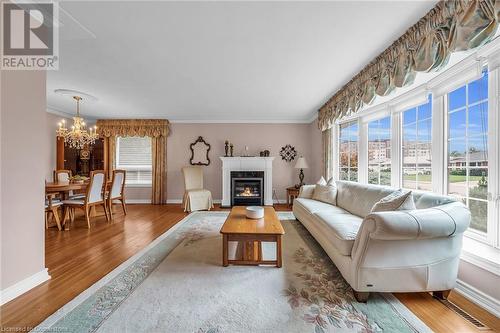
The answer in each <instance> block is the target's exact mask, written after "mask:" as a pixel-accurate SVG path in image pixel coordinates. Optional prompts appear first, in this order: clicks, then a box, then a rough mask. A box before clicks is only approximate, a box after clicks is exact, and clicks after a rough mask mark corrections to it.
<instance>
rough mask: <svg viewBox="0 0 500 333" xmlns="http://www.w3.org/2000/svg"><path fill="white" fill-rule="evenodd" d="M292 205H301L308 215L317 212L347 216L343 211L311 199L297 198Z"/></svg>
mask: <svg viewBox="0 0 500 333" xmlns="http://www.w3.org/2000/svg"><path fill="white" fill-rule="evenodd" d="M293 204H294V205H295V204H299V205H301V206H302V207H303V208H304V209H305V210H307V211H308V212H309V214H314V213H317V212H328V213H330V214H348V212H347V211H346V210H345V209H342V208H340V207H337V206H333V205H331V204H328V203H325V202H321V201H317V200H313V199H307V198H297V199H295V200H294V201H293Z"/></svg>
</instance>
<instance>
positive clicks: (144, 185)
mask: <svg viewBox="0 0 500 333" xmlns="http://www.w3.org/2000/svg"><path fill="white" fill-rule="evenodd" d="M127 187H129V188H151V187H152V186H151V184H125V188H127Z"/></svg>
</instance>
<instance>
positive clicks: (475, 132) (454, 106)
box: [448, 71, 488, 232]
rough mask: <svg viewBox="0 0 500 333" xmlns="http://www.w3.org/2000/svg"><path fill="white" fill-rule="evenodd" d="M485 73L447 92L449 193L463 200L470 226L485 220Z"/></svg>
mask: <svg viewBox="0 0 500 333" xmlns="http://www.w3.org/2000/svg"><path fill="white" fill-rule="evenodd" d="M487 193H488V73H487V71H485V72H483V76H482V77H481V78H480V79H478V80H476V81H473V82H471V83H469V84H467V85H464V86H462V87H460V88H458V89H456V90H454V91H453V92H451V93H449V94H448V194H450V195H453V196H456V197H458V198H460V199H461V200H463V202H464V203H465V204H466V205H467V206H469V208H470V210H471V214H472V222H471V228H473V229H476V230H479V231H483V232H486V231H487V220H488V201H487Z"/></svg>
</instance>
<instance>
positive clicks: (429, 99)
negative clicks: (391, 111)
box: [398, 94, 435, 192]
mask: <svg viewBox="0 0 500 333" xmlns="http://www.w3.org/2000/svg"><path fill="white" fill-rule="evenodd" d="M426 104H429V105H430V117H427V118H423V119H420V118H419V117H418V116H419V108H420V107H423V106H425V105H426ZM412 109H415V121H414V122H412V123H410V124H414V125H415V145H416V146H415V168H414V169H415V188H406V187H404V170H405V169H412V168H405V166H404V158H405V157H404V148H405V145H404V128H405V126H406V125H405V123H404V113H405V112H407V111H410V110H412ZM432 111H433V96H432V94H429V96H428V97H427V101H426V102H424V103H420V104H418V105H414V106H412V107H409V108H407V109H405V110H402V111H401V112H400V121H399V124H398V125H399V128H400V131H399V135H400V138H399V140H400V162H399V177H400V179H399V184H401V187H402V188H404V189H408V190H412V191H414V190H415V191H423V192H432V191H433V185H432V184H433V182H434V177H435V176H434V175H433V173H432V161H433V160H434V159H433V156H432V155H433V154H432V149H431V151H430V154H429V155H430V160H431V164H430V172H431V189H430V190H423V189H420V188H419V180H418V178H419V177H418V174H419V167H418V151H419V145H420V143H419V140H418V139H419V137H418V135H419V132H418V128H419V127H418V126H419V123H420V122H424V121H430V122H431V129H430V135H431V140H430V144H431V146H432V136H433V126H434V124H433V123H432V120H433V117H434V114H433V112H432ZM407 125H408V124H407Z"/></svg>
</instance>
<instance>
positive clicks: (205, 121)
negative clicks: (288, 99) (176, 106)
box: [169, 117, 316, 124]
mask: <svg viewBox="0 0 500 333" xmlns="http://www.w3.org/2000/svg"><path fill="white" fill-rule="evenodd" d="M315 119H316V117H314V118H313V119H311V120H310V119H306V120H276V119H275V120H268V119H266V120H254V119H251V120H239V119H238V120H235V119H221V120H213V119H210V120H208V119H197V120H169V122H170V123H171V124H310V123H312V122H313V121H314V120H315Z"/></svg>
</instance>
